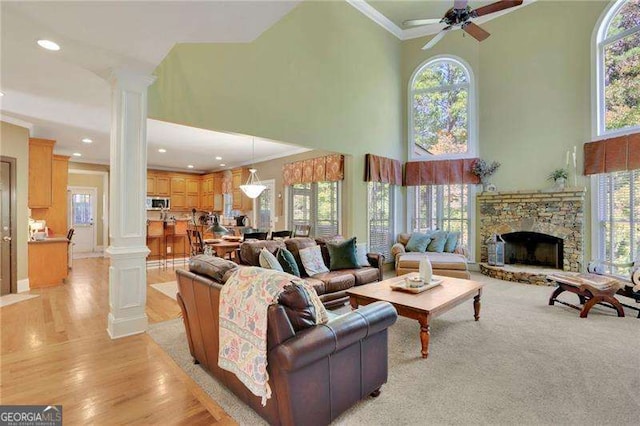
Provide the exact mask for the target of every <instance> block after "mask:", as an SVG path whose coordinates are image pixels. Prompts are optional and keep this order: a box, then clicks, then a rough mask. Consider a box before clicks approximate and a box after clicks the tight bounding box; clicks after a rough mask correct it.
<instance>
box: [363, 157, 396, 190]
mask: <svg viewBox="0 0 640 426" xmlns="http://www.w3.org/2000/svg"><path fill="white" fill-rule="evenodd" d="M364 158H365V160H364V161H365V166H364V167H365V169H364V181H365V182H383V183H390V184H391V185H402V162H401V161H398V160H393V159H391V158H386V157H379V156H377V155H373V154H366V155H365V157H364Z"/></svg>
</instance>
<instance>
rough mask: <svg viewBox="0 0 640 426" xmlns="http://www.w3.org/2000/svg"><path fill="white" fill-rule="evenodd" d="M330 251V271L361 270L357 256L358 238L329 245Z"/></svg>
mask: <svg viewBox="0 0 640 426" xmlns="http://www.w3.org/2000/svg"><path fill="white" fill-rule="evenodd" d="M327 249H328V250H329V269H330V270H332V271H336V270H338V269H351V268H360V265H359V264H358V257H357V256H356V238H355V237H353V238H350V239H348V240H345V241H341V242H339V243H327Z"/></svg>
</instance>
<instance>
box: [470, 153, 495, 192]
mask: <svg viewBox="0 0 640 426" xmlns="http://www.w3.org/2000/svg"><path fill="white" fill-rule="evenodd" d="M498 167H500V163H498V162H497V161H493V162H491V163H487V162H486V161H485V160H481V159H477V160H475V161H474V162H473V164H471V173H473V174H474V175H476V176H478V177H479V178H480V183H481V184H482V190H483V191H486V190H487V188H488V187H489V185H491V184H490V183H489V177H490V176H491V175H493V174H494V173H495V172H496V170H498ZM494 190H495V189H494Z"/></svg>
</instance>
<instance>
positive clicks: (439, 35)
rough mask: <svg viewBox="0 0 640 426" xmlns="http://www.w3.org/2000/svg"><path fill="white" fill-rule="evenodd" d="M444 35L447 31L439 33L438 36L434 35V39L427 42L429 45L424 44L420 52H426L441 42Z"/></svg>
mask: <svg viewBox="0 0 640 426" xmlns="http://www.w3.org/2000/svg"><path fill="white" fill-rule="evenodd" d="M445 34H447V29H444V30H442V31H440V32H439V33H438V34H436V36H435V37H434V38H432V39H431V40H429V43H427V44H425V45H424V46H423V47H422V50H427V49H431V48H432V47H433V46H435V45H436V44H437V43H438V42H439V41H440V40H442V38H443V37H444V36H445Z"/></svg>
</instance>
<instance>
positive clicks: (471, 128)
mask: <svg viewBox="0 0 640 426" xmlns="http://www.w3.org/2000/svg"><path fill="white" fill-rule="evenodd" d="M442 60H448V61H451V62H454V63H457V64H458V65H460V66H461V67H462V68H463V69H464V70H465V72H466V74H467V80H468V83H465V84H455V85H451V86H439V87H438V88H433V89H419V90H415V91H414V90H413V84H414V82H415V79H416V77H417V75H418V74H419V73H420V71H422V70H423V69H424V68H425V67H427V66H429V65H430V64H432V63H433V62H437V61H442ZM459 87H467V88H468V91H469V105H468V114H469V116H468V117H467V126H468V128H467V134H468V139H467V152H465V153H461V154H443V155H432V156H429V155H421V156H418V155H414V145H415V144H414V143H413V140H414V138H413V136H414V134H413V94H414V93H426V92H434V91H442V89H451V88H459ZM407 94H408V96H407V113H408V114H407V115H408V120H407V121H408V122H409V131H408V132H407V135H408V141H407V146H408V148H409V151H408V152H409V154H408V158H409V160H451V159H456V158H473V157H477V156H478V119H477V111H478V95H477V87H476V79H475V75H474V74H473V69H472V68H471V66H470V65H469V64H468V63H467V61H465V60H464V59H462V58H460V57H458V56H455V55H436V56H432V57H431V58H429V59H427V60H426V61H424V62H422V63H421V64H420V65H418V67H416V69H415V70H414V71H413V74H411V78H410V79H409V87H408V88H407Z"/></svg>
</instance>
